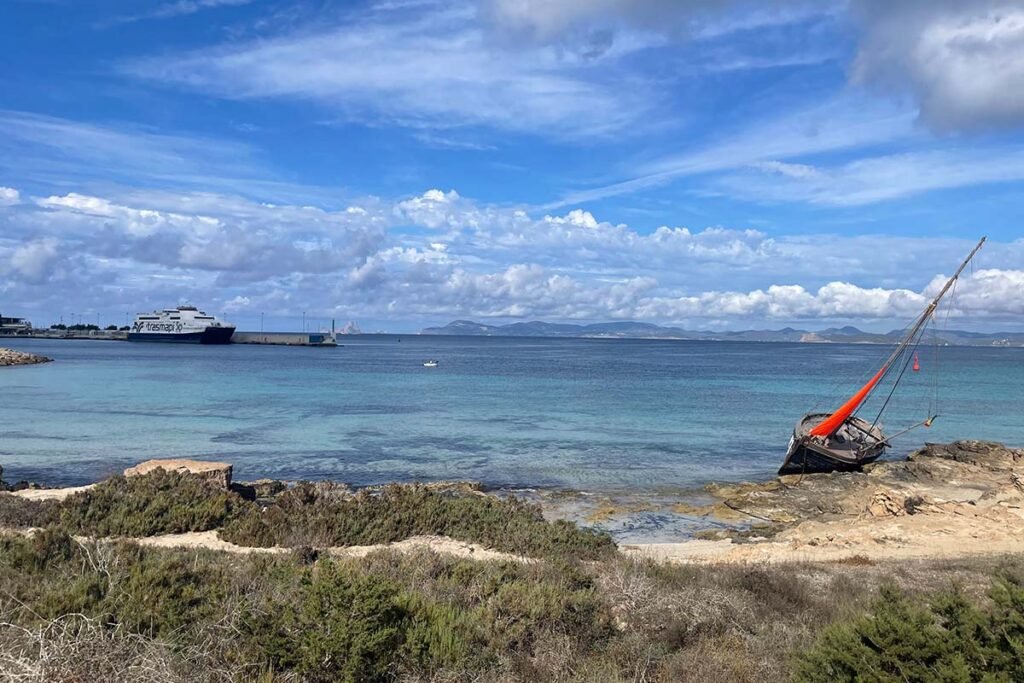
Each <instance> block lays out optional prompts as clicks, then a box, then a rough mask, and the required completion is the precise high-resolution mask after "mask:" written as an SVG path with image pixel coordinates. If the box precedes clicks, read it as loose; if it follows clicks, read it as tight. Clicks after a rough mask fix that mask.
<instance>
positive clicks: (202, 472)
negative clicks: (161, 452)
mask: <svg viewBox="0 0 1024 683" xmlns="http://www.w3.org/2000/svg"><path fill="white" fill-rule="evenodd" d="M154 470H165V471H167V472H180V473H182V474H192V475H195V476H197V477H199V478H200V479H204V480H206V481H208V482H211V483H212V484H215V485H216V486H218V487H219V488H222V489H224V490H225V491H226V490H228V489H229V488H231V464H230V463H226V462H208V461H206V460H187V459H182V458H170V459H166V460H147V461H146V462H143V463H139V464H138V465H136V466H135V467H129V468H128V469H126V470H125V471H124V476H126V477H136V476H139V475H141V474H147V473H149V472H152V471H154Z"/></svg>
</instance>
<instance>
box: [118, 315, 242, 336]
mask: <svg viewBox="0 0 1024 683" xmlns="http://www.w3.org/2000/svg"><path fill="white" fill-rule="evenodd" d="M234 333H235V326H234V325H229V324H227V323H224V322H221V321H220V320H217V318H215V317H214V316H212V315H208V314H206V313H204V312H203V311H200V310H199V309H198V308H196V307H195V306H178V307H177V308H165V309H164V310H162V311H154V312H153V313H139V314H138V315H137V316H135V322H134V323H133V324H132V328H131V330H129V332H128V341H144V342H177V343H179V344H182V343H183V344H230V343H231V335H233V334H234Z"/></svg>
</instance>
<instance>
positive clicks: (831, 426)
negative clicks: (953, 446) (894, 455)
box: [779, 237, 985, 475]
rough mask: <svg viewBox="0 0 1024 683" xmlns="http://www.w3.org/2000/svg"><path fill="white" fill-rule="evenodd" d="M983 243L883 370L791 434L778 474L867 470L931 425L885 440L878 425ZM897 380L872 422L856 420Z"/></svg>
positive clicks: (806, 419) (804, 419)
mask: <svg viewBox="0 0 1024 683" xmlns="http://www.w3.org/2000/svg"><path fill="white" fill-rule="evenodd" d="M984 243H985V238H984V237H982V238H981V240H980V241H979V242H978V244H977V245H976V246H975V247H974V249H973V250H971V253H970V254H968V255H967V258H966V259H964V261H963V263H961V264H960V267H959V268H957V270H956V273H954V274H953V277H951V278H949V280H948V281H947V282H946V284H945V285H944V286H943V288H942V289H941V290H940V291H939V293H938V294H937V295H936V297H935V298H934V299H932V301H931V302H930V303H929V304H928V305H927V306H926V307H925V309H924V311H923V312H922V313H921V314H920V315H919V316H918V317H917V318H916V319H915V320H914V322H913V323H912V324H911V325H910V327H909V328H908V331H907V333H906V334H905V335H903V337H902V338H901V339H900V342H899V344H898V345H897V346H896V349H895V350H894V351H893V352H892V353H891V354H890V355H889V357H888V358H887V359H886V360H885V362H884V363H883V364H882V367H881V368H879V370H878V371H877V372H876V373H875V374H874V375H873V376H872V377H871V379H869V380H868V382H867V384H865V385H864V386H862V387H861V388H860V389H859V390H858V391H857V393H855V394H854V395H853V396H851V397H850V398H849V399H848V400H847V401H846V402H845V403H843V405H841V406H839V408H837V409H836V410H835V411H834V412H831V413H808V414H806V415H804V416H803V417H802V418H801V419H800V421H799V422H797V424H796V427H795V428H794V429H793V436H792V437H790V439H789V448H788V450H787V451H786V459H785V461H784V462H783V463H782V467H780V468H779V474H780V475H782V474H811V473H814V472H836V471H839V472H850V471H857V470H859V469H860V468H861V467H863V466H864V465H867V464H868V463H871V462H874V461H875V460H877V459H878V458H879V457H881V456H882V454H883V453H885V449H886V448H887V447H888V446H889V440H890V439H892V438H894V437H895V436H898V435H899V434H903V433H905V432H907V431H909V430H910V429H914V428H916V427H920V426H922V425H924V426H931V424H932V422H933V421H934V420H935V418H936V417H937V415H928V416H927V418H926V419H925V420H924V421H923V422H920V423H918V424H916V425H914V426H912V427H910V428H909V429H906V430H903V431H902V432H899V434H896V435H893V436H889V437H887V436H886V435H885V434H884V433H883V432H882V428H881V427H880V426H879V424H878V420H879V419H880V418H881V416H882V412H883V411H884V410H885V408H886V406H888V404H889V398H892V396H893V394H894V393H895V391H896V387H897V386H898V385H899V382H900V380H901V379H902V378H903V375H904V373H905V372H906V370H907V366H908V365H909V364H910V362H911V360H912V359H913V358H914V357H915V356H914V355H913V354H911V353H910V352H911V351H912V350H913V351H916V348H917V345H918V344H919V343H920V341H921V336H922V334H923V333H924V330H925V327H926V326H927V325H928V323H929V321H931V319H932V316H933V314H934V313H935V311H936V309H938V307H939V302H940V301H942V297H944V296H946V293H947V292H949V290H950V289H951V288H952V287H953V284H954V283H955V282H956V281H957V279H958V278H959V277H960V274H961V273H963V272H964V269H965V268H966V267H967V264H968V263H970V262H971V259H973V258H974V256H975V254H977V253H978V250H979V249H981V246H982V245H983V244H984ZM893 376H894V377H895V380H894V381H893V384H892V389H891V391H890V393H889V396H888V398H886V400H885V402H884V403H883V405H882V409H881V410H880V411H879V413H878V415H877V416H876V417H875V418H874V420H872V421H869V420H866V419H864V418H862V417H858V416H857V411H858V410H859V409H860V408H861V406H863V405H864V402H865V401H866V400H867V398H868V397H869V396H870V395H871V393H872V392H873V391H874V390H875V389H876V388H878V387H879V386H880V385H882V384H883V383H884V382H885V380H886V379H887V378H889V377H893Z"/></svg>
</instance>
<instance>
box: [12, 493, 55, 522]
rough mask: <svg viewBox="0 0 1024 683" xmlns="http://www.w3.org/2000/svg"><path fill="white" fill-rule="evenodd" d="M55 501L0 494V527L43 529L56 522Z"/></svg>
mask: <svg viewBox="0 0 1024 683" xmlns="http://www.w3.org/2000/svg"><path fill="white" fill-rule="evenodd" d="M56 514H57V503H56V502H55V501H50V500H45V501H35V500H26V499H25V498H22V497H21V496H16V495H14V494H11V493H4V492H0V527H4V528H7V529H24V528H27V527H39V528H42V527H44V526H47V525H49V524H53V523H54V521H55V520H56Z"/></svg>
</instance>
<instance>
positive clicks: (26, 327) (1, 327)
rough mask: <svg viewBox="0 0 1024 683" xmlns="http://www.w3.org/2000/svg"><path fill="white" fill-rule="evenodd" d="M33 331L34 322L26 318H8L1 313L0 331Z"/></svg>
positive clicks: (10, 332) (8, 332) (17, 332)
mask: <svg viewBox="0 0 1024 683" xmlns="http://www.w3.org/2000/svg"><path fill="white" fill-rule="evenodd" d="M31 331H32V323H31V322H30V321H28V320H26V319H25V318H8V317H6V316H2V315H0V333H3V334H19V333H28V332H31Z"/></svg>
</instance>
